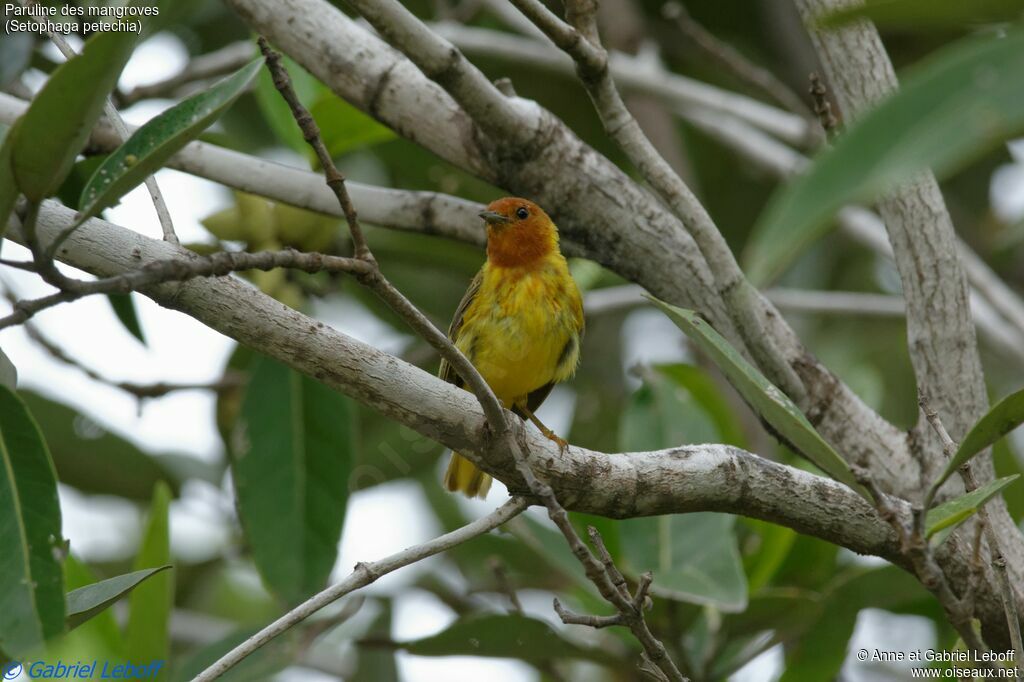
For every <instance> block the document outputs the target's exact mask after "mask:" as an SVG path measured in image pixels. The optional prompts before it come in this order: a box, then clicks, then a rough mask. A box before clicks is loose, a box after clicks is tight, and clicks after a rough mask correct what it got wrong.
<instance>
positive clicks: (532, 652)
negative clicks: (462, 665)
mask: <svg viewBox="0 0 1024 682" xmlns="http://www.w3.org/2000/svg"><path fill="white" fill-rule="evenodd" d="M400 646H401V647H402V648H403V649H405V650H406V651H408V652H409V653H410V654H413V655H415V656H482V657H487V658H517V659H519V660H522V661H530V662H536V663H540V662H544V661H550V660H554V659H564V658H577V659H587V660H591V661H595V662H598V663H614V662H615V658H614V656H613V655H612V654H611V653H610V652H608V651H605V650H604V649H600V648H597V647H591V646H585V645H583V644H577V643H575V642H572V641H570V640H568V639H566V638H565V637H564V636H562V634H561V633H559V632H558V631H557V630H555V629H554V628H553V627H551V626H550V625H549V624H548V623H546V622H544V621H542V620H537V619H536V618H529V617H527V616H520V615H516V614H510V615H494V614H474V615H470V616H467V617H464V618H461V619H459V620H457V621H456V622H455V623H453V624H452V625H451V626H449V627H448V628H446V629H444V630H442V631H441V632H439V633H437V634H436V635H431V636H430V637H424V638H423V639H417V640H412V641H408V642H402V643H400Z"/></svg>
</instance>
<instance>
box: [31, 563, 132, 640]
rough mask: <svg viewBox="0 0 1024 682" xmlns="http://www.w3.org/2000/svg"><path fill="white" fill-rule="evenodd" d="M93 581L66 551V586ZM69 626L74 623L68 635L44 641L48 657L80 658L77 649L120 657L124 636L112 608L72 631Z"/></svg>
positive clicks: (68, 587) (82, 585)
mask: <svg viewBox="0 0 1024 682" xmlns="http://www.w3.org/2000/svg"><path fill="white" fill-rule="evenodd" d="M96 582H98V581H97V579H96V575H95V574H94V573H93V572H92V570H91V569H90V568H89V567H88V566H86V565H85V564H84V563H82V562H81V561H79V560H78V559H76V558H75V557H74V555H70V554H69V555H68V556H67V557H65V558H64V584H65V587H66V589H68V590H69V591H74V590H77V589H79V588H82V587H88V586H89V585H92V584H93V583H96ZM72 627H74V626H71V625H68V628H69V630H70V631H69V632H68V633H67V634H65V635H63V636H61V637H58V638H57V639H56V640H51V641H50V642H48V643H47V645H46V654H47V656H48V657H53V658H63V659H64V660H67V659H69V658H73V659H75V660H77V659H78V658H81V657H82V655H81V654H80V653H79V652H88V655H91V656H97V657H99V656H104V657H108V658H123V656H124V637H123V636H122V635H121V628H120V627H119V626H118V624H117V620H116V619H115V618H114V613H113V611H112V610H110V609H107V610H105V611H101V612H99V613H97V614H96V615H95V616H92V617H91V618H90V619H89V620H88V621H87V622H85V623H82V624H81V625H78V626H76V627H74V629H73V630H71V628H72Z"/></svg>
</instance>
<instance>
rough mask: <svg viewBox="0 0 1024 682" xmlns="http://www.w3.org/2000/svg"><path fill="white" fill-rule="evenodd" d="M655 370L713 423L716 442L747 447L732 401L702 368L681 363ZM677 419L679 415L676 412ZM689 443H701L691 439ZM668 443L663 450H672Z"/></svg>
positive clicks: (659, 367) (661, 366)
mask: <svg viewBox="0 0 1024 682" xmlns="http://www.w3.org/2000/svg"><path fill="white" fill-rule="evenodd" d="M655 369H656V370H657V371H658V372H659V373H660V374H662V375H664V376H665V377H666V378H668V379H669V380H671V381H672V382H673V383H675V384H676V385H677V386H679V387H680V388H682V389H684V390H685V391H686V393H687V394H689V396H690V399H691V400H693V401H696V403H697V405H699V409H700V410H702V411H703V413H704V414H705V415H706V416H707V418H709V419H710V420H711V423H712V425H713V427H714V429H715V431H716V432H717V436H716V439H715V442H718V443H728V444H729V445H735V446H736V447H740V448H742V447H746V437H745V436H744V435H743V427H742V426H741V424H740V421H739V419H738V418H737V416H736V413H735V410H734V409H733V407H732V406H731V405H730V404H729V401H727V400H726V399H725V396H723V395H722V392H721V390H720V389H719V387H718V386H717V385H716V384H715V382H714V381H713V380H712V379H711V377H710V376H709V375H708V373H707V372H706V371H704V370H703V369H701V368H700V367H694V366H693V365H686V364H682V363H678V364H671V365H658V366H657V367H655ZM677 416H678V413H677ZM687 442H689V443H697V442H701V441H697V440H692V439H691V440H688V441H687ZM670 445H671V444H667V445H665V446H664V447H669V446H670Z"/></svg>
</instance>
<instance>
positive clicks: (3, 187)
mask: <svg viewBox="0 0 1024 682" xmlns="http://www.w3.org/2000/svg"><path fill="white" fill-rule="evenodd" d="M18 123H19V122H18V121H15V123H14V125H13V126H11V127H10V128H8V129H7V131H6V133H4V136H3V141H2V142H0V240H2V239H3V236H4V233H6V232H7V219H8V218H10V216H11V211H13V210H14V204H15V202H16V201H17V200H18V186H17V184H15V182H14V166H13V164H12V161H11V156H12V155H13V153H14V131H15V130H17V128H18Z"/></svg>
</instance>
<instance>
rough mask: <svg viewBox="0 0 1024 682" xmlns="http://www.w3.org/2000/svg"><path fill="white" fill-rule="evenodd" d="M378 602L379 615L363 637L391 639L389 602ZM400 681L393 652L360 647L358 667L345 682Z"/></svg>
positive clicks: (390, 608)
mask: <svg viewBox="0 0 1024 682" xmlns="http://www.w3.org/2000/svg"><path fill="white" fill-rule="evenodd" d="M378 601H379V603H380V605H381V610H380V613H379V614H378V615H377V617H376V618H374V619H373V621H372V622H371V623H370V626H369V627H368V628H366V632H365V633H364V634H363V637H366V638H379V639H385V640H387V639H391V612H392V611H393V609H392V606H391V600H390V599H381V600H378ZM401 679H402V678H401V677H399V675H398V663H397V662H396V661H395V652H394V651H392V650H390V649H386V648H384V647H380V648H378V647H360V649H359V661H358V667H357V668H356V670H355V672H354V673H353V674H352V676H351V677H349V678H348V679H347V680H346V682H401Z"/></svg>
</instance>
